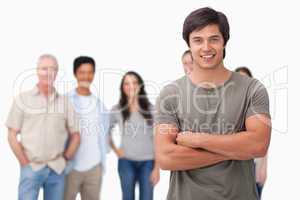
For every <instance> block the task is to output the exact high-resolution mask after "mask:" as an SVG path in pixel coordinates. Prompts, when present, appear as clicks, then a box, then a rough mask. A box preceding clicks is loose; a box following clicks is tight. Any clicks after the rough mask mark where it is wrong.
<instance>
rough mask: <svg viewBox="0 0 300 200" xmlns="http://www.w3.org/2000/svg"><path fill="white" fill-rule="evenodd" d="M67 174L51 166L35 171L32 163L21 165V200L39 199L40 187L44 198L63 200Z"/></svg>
mask: <svg viewBox="0 0 300 200" xmlns="http://www.w3.org/2000/svg"><path fill="white" fill-rule="evenodd" d="M64 185H65V174H64V173H62V174H60V175H59V174H57V173H56V172H54V171H53V170H52V169H50V168H49V167H44V168H43V169H41V170H38V171H33V170H32V168H31V166H30V165H26V166H24V167H21V175H20V183H19V200H37V199H38V196H39V190H40V188H43V189H44V200H63V197H64Z"/></svg>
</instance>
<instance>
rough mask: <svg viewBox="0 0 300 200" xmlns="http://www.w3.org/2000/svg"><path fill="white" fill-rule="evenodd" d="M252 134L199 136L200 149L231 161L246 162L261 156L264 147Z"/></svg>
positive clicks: (247, 132) (248, 132) (246, 132)
mask: <svg viewBox="0 0 300 200" xmlns="http://www.w3.org/2000/svg"><path fill="white" fill-rule="evenodd" d="M253 134H255V133H253V132H250V131H245V132H239V133H234V134H230V135H209V134H205V135H200V137H199V146H198V147H200V148H203V149H206V150H208V151H211V152H214V153H217V154H222V155H224V156H227V157H230V158H232V159H233V160H248V159H252V158H256V157H260V156H263V154H264V153H265V151H266V150H265V149H264V148H265V146H264V145H263V142H262V143H261V144H260V142H259V141H257V140H256V138H255V137H253Z"/></svg>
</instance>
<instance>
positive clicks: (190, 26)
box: [182, 7, 230, 58]
mask: <svg viewBox="0 0 300 200" xmlns="http://www.w3.org/2000/svg"><path fill="white" fill-rule="evenodd" d="M212 24H215V25H217V26H218V27H219V30H220V32H221V34H222V36H223V39H224V46H226V43H227V41H228V40H229V37H230V36H229V24H228V21H227V17H226V16H225V15H224V14H223V13H222V12H218V11H216V10H214V9H212V8H209V7H205V8H200V9H197V10H195V11H193V12H192V13H190V14H189V15H188V16H187V17H186V18H185V20H184V23H183V32H182V36H183V39H184V40H185V42H186V43H187V45H188V46H190V41H189V37H190V34H191V33H192V32H193V31H195V30H201V29H202V28H204V27H206V26H207V25H212ZM223 53H224V54H223V58H225V49H224V52H223Z"/></svg>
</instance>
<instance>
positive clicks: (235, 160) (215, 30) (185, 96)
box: [155, 8, 271, 200]
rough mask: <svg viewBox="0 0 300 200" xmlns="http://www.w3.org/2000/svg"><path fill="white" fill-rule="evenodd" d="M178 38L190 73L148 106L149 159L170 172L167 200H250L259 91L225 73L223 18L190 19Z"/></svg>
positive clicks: (258, 144)
mask: <svg viewBox="0 0 300 200" xmlns="http://www.w3.org/2000/svg"><path fill="white" fill-rule="evenodd" d="M183 38H184V39H185V41H186V42H187V44H188V46H189V48H190V51H191V53H192V57H193V62H194V63H193V66H194V67H193V70H192V72H191V73H190V74H188V75H187V76H184V77H183V78H181V79H178V80H176V81H174V82H173V83H171V84H169V85H167V86H166V87H165V88H164V89H163V90H162V91H161V93H160V95H159V97H158V99H157V103H156V116H155V124H156V126H155V131H156V141H155V143H156V144H155V146H156V151H155V152H156V154H157V155H156V156H157V159H158V162H159V164H160V167H161V168H162V169H165V170H171V178H170V188H169V193H168V197H167V199H168V200H182V199H185V200H256V199H258V196H257V191H256V187H255V176H254V163H253V159H254V158H256V157H262V156H264V155H265V153H266V152H267V149H268V146H269V141H270V134H271V120H270V114H269V99H268V94H267V91H266V89H265V87H264V86H263V85H262V84H261V83H260V82H259V81H258V80H256V79H252V78H248V77H245V76H242V75H239V74H238V73H235V72H231V71H230V70H228V69H227V68H225V66H224V64H223V59H224V57H225V46H226V43H227V41H228V39H229V24H228V22H227V18H226V16H225V15H224V14H223V13H221V12H217V11H215V10H213V9H211V8H201V9H198V10H196V11H194V12H192V13H191V14H190V15H189V16H188V17H187V18H186V19H185V22H184V26H183Z"/></svg>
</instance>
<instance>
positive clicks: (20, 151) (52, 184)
mask: <svg viewBox="0 0 300 200" xmlns="http://www.w3.org/2000/svg"><path fill="white" fill-rule="evenodd" d="M57 71H58V63H57V60H56V58H55V57H54V56H53V55H50V54H44V55H42V56H40V57H39V59H38V63H37V76H38V83H37V84H36V86H35V87H34V88H33V89H32V90H30V91H26V92H22V93H20V94H19V95H18V96H16V97H15V99H14V102H13V105H12V107H11V110H10V112H9V115H8V118H7V121H6V126H7V128H8V141H9V144H10V147H11V149H12V151H13V152H14V154H15V156H16V157H17V159H18V161H19V163H20V166H21V173H20V182H19V200H36V199H38V195H39V190H40V188H43V190H44V199H45V200H63V194H64V182H65V173H64V170H65V167H66V163H67V161H68V160H69V159H71V158H72V157H73V155H74V154H75V152H76V150H77V148H78V146H79V143H80V135H79V127H78V119H77V117H76V114H75V111H74V109H73V107H72V104H71V103H70V102H69V100H68V98H67V97H66V96H63V95H60V94H58V93H57V91H56V90H55V88H54V81H55V78H56V75H57ZM18 134H20V141H19V140H18V138H17V135H18ZM67 141H68V142H67Z"/></svg>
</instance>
